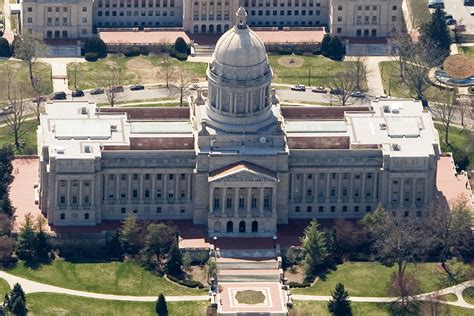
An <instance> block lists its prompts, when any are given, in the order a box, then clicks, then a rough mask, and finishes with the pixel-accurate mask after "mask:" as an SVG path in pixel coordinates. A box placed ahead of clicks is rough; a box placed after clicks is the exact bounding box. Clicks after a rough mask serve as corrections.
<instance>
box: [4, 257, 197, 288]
mask: <svg viewBox="0 0 474 316" xmlns="http://www.w3.org/2000/svg"><path fill="white" fill-rule="evenodd" d="M8 272H9V273H12V274H15V275H18V276H20V277H24V278H26V279H30V280H33V281H37V282H42V283H47V284H52V285H56V286H59V287H64V288H70V289H75V290H81V291H88V292H96V293H109V294H119V295H158V294H159V293H163V294H165V295H204V294H205V292H204V291H203V290H198V289H191V288H187V287H183V286H180V285H177V284H174V283H171V282H170V281H168V280H166V279H165V278H163V277H159V276H156V275H154V274H153V273H151V272H149V271H146V270H145V269H143V268H142V267H140V266H139V265H138V264H135V263H133V262H106V263H71V262H68V261H64V260H62V259H58V260H55V261H54V262H53V263H52V264H49V265H42V266H40V267H39V268H38V269H31V268H28V267H25V265H24V263H23V262H19V264H18V265H17V266H16V267H15V268H13V269H10V270H8Z"/></svg>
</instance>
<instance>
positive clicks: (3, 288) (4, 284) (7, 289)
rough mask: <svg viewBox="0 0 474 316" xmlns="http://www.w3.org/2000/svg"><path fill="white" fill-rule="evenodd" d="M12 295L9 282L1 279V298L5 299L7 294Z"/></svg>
mask: <svg viewBox="0 0 474 316" xmlns="http://www.w3.org/2000/svg"><path fill="white" fill-rule="evenodd" d="M7 293H10V286H9V285H8V283H7V281H5V280H4V279H0V295H1V297H5V294H7Z"/></svg>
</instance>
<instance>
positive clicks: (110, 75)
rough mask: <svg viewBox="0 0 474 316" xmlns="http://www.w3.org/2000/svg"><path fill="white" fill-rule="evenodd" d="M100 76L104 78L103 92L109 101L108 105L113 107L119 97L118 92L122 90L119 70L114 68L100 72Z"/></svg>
mask: <svg viewBox="0 0 474 316" xmlns="http://www.w3.org/2000/svg"><path fill="white" fill-rule="evenodd" d="M101 77H102V78H103V80H104V88H105V89H104V90H105V91H104V92H105V96H106V97H107V101H109V103H110V106H111V107H114V105H115V104H116V103H117V101H118V99H119V93H120V92H123V87H122V86H121V85H120V71H119V70H118V69H116V68H112V69H111V70H109V71H107V72H105V73H102V74H101Z"/></svg>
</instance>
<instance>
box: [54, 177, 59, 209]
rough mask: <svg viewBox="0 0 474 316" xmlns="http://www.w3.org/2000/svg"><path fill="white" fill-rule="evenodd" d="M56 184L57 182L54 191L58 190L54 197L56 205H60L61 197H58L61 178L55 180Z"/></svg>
mask: <svg viewBox="0 0 474 316" xmlns="http://www.w3.org/2000/svg"><path fill="white" fill-rule="evenodd" d="M54 184H55V188H54V191H55V192H56V193H55V196H54V199H55V202H54V205H55V206H58V205H59V199H58V197H59V180H56V181H55V182H54Z"/></svg>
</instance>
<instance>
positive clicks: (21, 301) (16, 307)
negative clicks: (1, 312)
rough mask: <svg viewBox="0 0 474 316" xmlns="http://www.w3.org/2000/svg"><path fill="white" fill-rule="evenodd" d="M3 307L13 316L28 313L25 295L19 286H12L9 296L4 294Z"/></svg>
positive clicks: (21, 315)
mask: <svg viewBox="0 0 474 316" xmlns="http://www.w3.org/2000/svg"><path fill="white" fill-rule="evenodd" d="M3 305H4V307H5V309H6V310H7V311H9V312H11V313H12V314H13V315H15V316H23V315H26V314H27V313H28V310H27V308H26V295H25V292H24V291H23V289H22V288H21V285H20V284H18V283H16V284H15V285H14V286H13V289H12V291H11V292H10V295H8V294H5V301H4V302H3Z"/></svg>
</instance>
